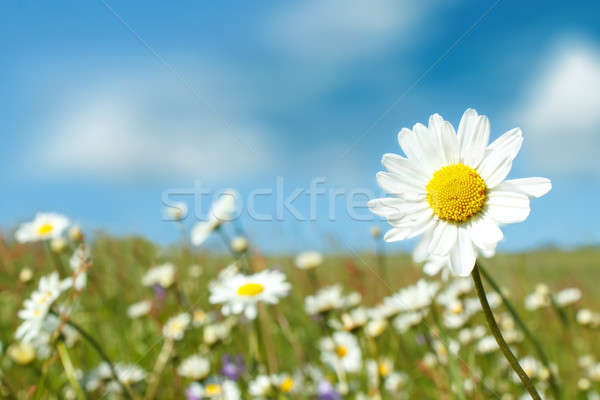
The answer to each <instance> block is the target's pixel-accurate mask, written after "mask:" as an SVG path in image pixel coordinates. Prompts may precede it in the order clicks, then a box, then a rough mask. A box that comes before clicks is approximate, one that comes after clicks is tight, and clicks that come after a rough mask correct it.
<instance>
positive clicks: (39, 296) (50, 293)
mask: <svg viewBox="0 0 600 400" xmlns="http://www.w3.org/2000/svg"><path fill="white" fill-rule="evenodd" d="M70 286H71V281H70V280H69V279H65V280H63V281H61V280H60V279H59V278H58V273H57V272H53V273H51V274H50V275H47V276H43V277H42V278H41V279H40V282H39V284H38V287H37V289H36V290H35V291H33V293H31V296H30V297H29V298H28V299H26V300H25V301H24V302H23V309H21V310H20V311H19V313H18V316H19V318H21V319H22V320H23V322H22V323H21V325H19V327H18V328H17V331H16V332H15V337H16V338H17V339H18V340H21V341H23V342H29V341H31V340H33V339H34V338H35V337H36V336H37V335H38V334H39V332H40V330H41V329H42V324H43V321H44V318H45V317H46V315H47V314H48V311H50V307H51V306H52V304H53V303H54V301H55V300H56V299H57V298H58V296H60V294H61V293H62V292H63V291H65V290H67V289H68V288H69V287H70Z"/></svg>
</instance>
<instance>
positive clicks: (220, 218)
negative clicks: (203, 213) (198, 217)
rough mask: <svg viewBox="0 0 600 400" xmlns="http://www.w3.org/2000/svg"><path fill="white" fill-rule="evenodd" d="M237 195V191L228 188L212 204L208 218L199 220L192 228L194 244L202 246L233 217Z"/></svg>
mask: <svg viewBox="0 0 600 400" xmlns="http://www.w3.org/2000/svg"><path fill="white" fill-rule="evenodd" d="M236 197H237V194H236V192H235V191H234V190H231V189H228V190H226V191H225V192H223V194H221V196H220V197H219V198H218V199H217V200H216V201H215V202H214V203H213V204H212V207H211V209H210V211H209V213H208V219H207V220H206V221H202V222H198V223H197V224H196V225H194V227H193V228H192V232H191V241H192V244H193V245H194V246H200V245H201V244H202V243H204V241H205V240H206V238H208V236H210V234H211V233H212V232H214V230H215V229H217V228H219V226H221V224H222V223H223V222H227V221H231V220H232V219H233V217H234V215H235V211H236V204H235V200H236Z"/></svg>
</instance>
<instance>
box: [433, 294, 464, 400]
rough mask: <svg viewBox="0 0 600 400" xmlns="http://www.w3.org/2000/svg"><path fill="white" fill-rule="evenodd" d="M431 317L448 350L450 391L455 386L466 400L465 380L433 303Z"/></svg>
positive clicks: (459, 394) (460, 397)
mask: <svg viewBox="0 0 600 400" xmlns="http://www.w3.org/2000/svg"><path fill="white" fill-rule="evenodd" d="M430 308H431V315H432V316H433V321H434V322H435V325H436V326H437V328H438V330H439V332H440V335H439V336H440V340H441V341H442V344H443V345H444V348H445V349H446V357H447V358H448V376H449V377H450V383H451V385H450V390H451V391H452V386H453V385H452V384H454V386H455V388H456V391H457V393H456V395H457V397H458V398H459V399H460V400H465V399H466V397H465V391H464V386H463V385H464V383H463V379H462V376H461V374H460V371H459V369H458V366H457V364H456V359H455V358H454V354H452V351H451V350H450V345H449V344H448V340H447V339H446V338H447V337H448V336H447V334H446V330H445V329H444V327H443V325H442V323H441V321H440V317H439V315H438V312H437V310H436V308H435V305H434V304H433V302H432V303H431V307H430Z"/></svg>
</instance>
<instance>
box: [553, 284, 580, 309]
mask: <svg viewBox="0 0 600 400" xmlns="http://www.w3.org/2000/svg"><path fill="white" fill-rule="evenodd" d="M579 300H581V290H579V289H578V288H568V289H564V290H561V291H560V292H558V293H556V295H555V296H554V301H555V302H556V304H558V305H559V306H562V307H565V306H568V305H571V304H574V303H577V302H578V301H579Z"/></svg>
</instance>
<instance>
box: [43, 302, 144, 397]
mask: <svg viewBox="0 0 600 400" xmlns="http://www.w3.org/2000/svg"><path fill="white" fill-rule="evenodd" d="M50 313H51V314H54V315H56V316H57V317H59V318H60V316H59V315H58V314H57V313H56V312H55V311H50ZM65 323H66V324H67V325H69V326H70V327H71V328H73V329H75V330H76V331H77V332H78V333H79V334H80V335H81V337H83V338H84V339H85V340H87V341H88V343H89V344H90V345H91V346H92V347H93V348H94V350H96V352H97V353H98V355H99V356H100V358H102V360H103V361H104V362H106V363H107V364H108V366H109V368H110V373H111V374H112V376H113V378H114V380H115V381H117V383H118V384H119V386H121V389H123V393H124V394H125V396H126V397H127V398H128V399H133V398H134V396H133V395H132V394H131V392H130V389H129V387H128V386H127V385H125V384H124V383H123V382H121V380H120V379H119V376H118V375H117V371H116V370H115V366H114V364H113V363H112V361H110V358H108V356H107V355H106V353H105V352H104V350H103V349H102V346H100V344H99V343H98V342H97V341H96V339H94V338H93V337H92V336H91V335H90V334H89V333H87V332H86V331H85V329H83V328H82V327H81V326H79V325H78V324H76V323H75V322H72V321H71V320H66V321H65Z"/></svg>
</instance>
